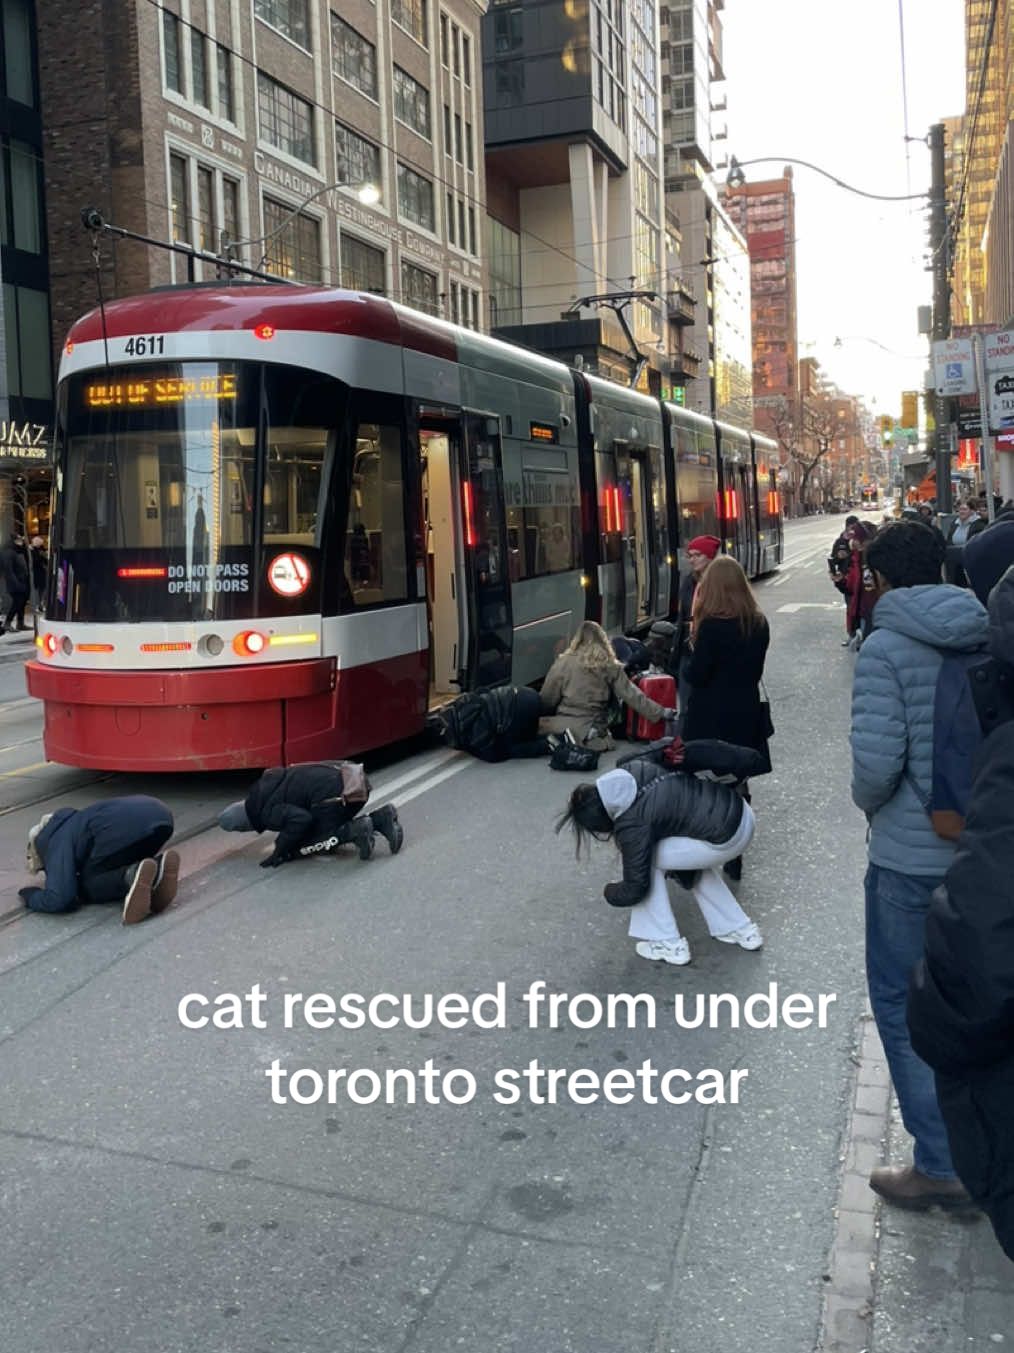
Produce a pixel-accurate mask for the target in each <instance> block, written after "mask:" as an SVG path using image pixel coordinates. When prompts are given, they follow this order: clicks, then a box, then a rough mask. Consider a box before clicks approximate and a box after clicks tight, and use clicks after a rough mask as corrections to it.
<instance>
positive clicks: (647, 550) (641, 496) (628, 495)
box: [614, 442, 658, 630]
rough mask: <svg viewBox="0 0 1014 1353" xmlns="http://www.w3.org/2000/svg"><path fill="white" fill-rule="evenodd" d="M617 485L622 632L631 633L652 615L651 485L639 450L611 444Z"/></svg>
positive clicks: (654, 569)
mask: <svg viewBox="0 0 1014 1353" xmlns="http://www.w3.org/2000/svg"><path fill="white" fill-rule="evenodd" d="M614 454H615V457H616V481H617V484H618V485H619V489H620V503H621V506H620V518H621V524H620V532H621V536H622V540H623V586H624V592H625V600H624V607H623V628H624V629H625V630H629V629H632V628H633V627H634V626H636V625H639V624H641V623H642V622H643V621H645V620H647V619H648V618H649V617H650V616H652V615H653V614H654V606H653V600H654V591H655V585H656V581H657V576H658V570H657V568H656V566H655V554H656V550H655V534H654V532H653V531H652V530H651V523H652V520H653V518H652V512H651V485H650V470H649V467H648V459H647V456H646V455H645V453H644V452H643V451H641V450H637V451H634V450H631V449H630V448H629V447H628V446H626V445H625V444H624V443H623V442H616V443H614Z"/></svg>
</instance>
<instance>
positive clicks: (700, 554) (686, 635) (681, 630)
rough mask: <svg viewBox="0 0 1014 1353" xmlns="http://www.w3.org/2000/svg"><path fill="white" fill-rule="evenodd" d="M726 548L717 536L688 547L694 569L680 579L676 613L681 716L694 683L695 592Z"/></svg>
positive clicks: (677, 694)
mask: <svg viewBox="0 0 1014 1353" xmlns="http://www.w3.org/2000/svg"><path fill="white" fill-rule="evenodd" d="M721 548H722V542H721V541H720V540H719V538H718V537H717V536H694V538H693V540H691V541H690V542H689V544H688V545H687V560H688V561H689V563H690V568H689V570H688V572H687V573H685V574H684V576H683V577H682V578H681V579H680V591H679V603H678V606H677V611H676V670H677V673H678V676H677V680H676V696H677V699H678V701H679V708H680V711H681V713H685V712H686V708H687V701H688V700H689V699H690V682H689V680H688V678H687V669H688V667H689V666H690V658H691V652H690V622H691V620H692V619H693V614H694V593H695V592H696V591H697V584H698V583H699V582H700V581H701V578H702V577H703V576H704V570H705V569H706V568H707V567H708V565H709V564H710V563H711V561H712V559H714V557H715V555H716V554H717V553H718V552H719V550H720V549H721Z"/></svg>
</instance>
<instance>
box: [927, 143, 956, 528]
mask: <svg viewBox="0 0 1014 1353" xmlns="http://www.w3.org/2000/svg"><path fill="white" fill-rule="evenodd" d="M929 147H930V199H929V201H930V220H929V244H930V250H931V257H932V272H933V330H932V334H933V341H934V342H942V341H943V340H944V339H947V338H950V336H951V284H950V279H949V277H948V270H949V265H950V254H951V249H950V240H949V238H948V225H947V200H946V192H945V182H944V124H943V123H942V122H935V123H934V124H933V126H932V127H930V130H929ZM950 404H951V401H950V399H949V398H948V397H947V396H946V395H936V396H935V397H934V401H933V416H934V421H935V423H936V431H935V432H934V436H933V446H934V450H935V452H936V467H937V512H938V513H945V512H951V511H953V508H954V500H953V496H952V494H951V418H950V412H951V410H950Z"/></svg>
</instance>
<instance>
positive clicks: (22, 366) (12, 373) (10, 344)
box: [3, 282, 53, 399]
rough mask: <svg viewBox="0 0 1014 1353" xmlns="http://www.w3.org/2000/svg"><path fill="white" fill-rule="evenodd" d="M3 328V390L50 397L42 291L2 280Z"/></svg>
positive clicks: (46, 313)
mask: <svg viewBox="0 0 1014 1353" xmlns="http://www.w3.org/2000/svg"><path fill="white" fill-rule="evenodd" d="M3 317H4V327H5V329H6V331H7V334H6V338H7V392H8V394H11V395H20V396H21V397H22V398H23V399H51V398H52V397H53V373H52V367H51V358H50V348H49V297H48V296H47V294H46V293H45V292H44V291H33V290H31V289H30V288H28V287H14V286H11V285H9V284H8V283H6V282H5V283H4V287H3Z"/></svg>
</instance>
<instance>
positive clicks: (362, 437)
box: [343, 423, 408, 607]
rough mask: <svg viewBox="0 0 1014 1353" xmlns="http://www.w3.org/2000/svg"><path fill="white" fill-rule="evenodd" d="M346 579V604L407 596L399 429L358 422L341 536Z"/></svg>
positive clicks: (403, 488)
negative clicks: (342, 535) (344, 524)
mask: <svg viewBox="0 0 1014 1353" xmlns="http://www.w3.org/2000/svg"><path fill="white" fill-rule="evenodd" d="M345 578H346V581H347V582H348V588H347V589H343V592H344V596H345V604H346V605H350V604H351V605H352V606H354V607H359V606H376V605H377V604H379V603H381V602H390V601H405V600H407V598H408V563H407V560H406V556H405V481H404V475H403V473H402V454H401V429H400V428H399V427H394V426H388V425H385V424H381V423H360V424H359V427H358V429H357V432H356V441H355V451H354V454H353V462H352V483H351V489H350V493H349V515H348V526H347V528H346V534H345Z"/></svg>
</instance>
